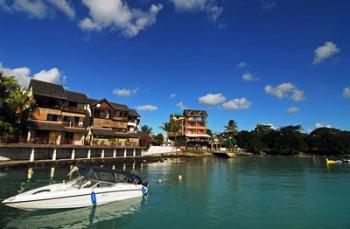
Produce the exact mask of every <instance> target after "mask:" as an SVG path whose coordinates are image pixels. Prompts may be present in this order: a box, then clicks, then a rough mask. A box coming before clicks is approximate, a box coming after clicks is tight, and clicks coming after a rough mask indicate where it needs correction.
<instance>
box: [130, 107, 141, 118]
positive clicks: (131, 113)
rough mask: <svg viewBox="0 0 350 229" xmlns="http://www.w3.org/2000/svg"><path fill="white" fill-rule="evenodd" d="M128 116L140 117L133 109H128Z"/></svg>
mask: <svg viewBox="0 0 350 229" xmlns="http://www.w3.org/2000/svg"><path fill="white" fill-rule="evenodd" d="M129 116H135V117H141V115H140V114H139V113H137V111H136V110H134V109H129Z"/></svg>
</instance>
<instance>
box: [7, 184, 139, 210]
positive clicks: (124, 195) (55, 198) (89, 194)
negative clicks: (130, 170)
mask: <svg viewBox="0 0 350 229" xmlns="http://www.w3.org/2000/svg"><path fill="white" fill-rule="evenodd" d="M127 186H128V187H125V186H124V187H112V188H101V189H99V188H96V189H94V190H91V189H77V190H73V191H65V192H58V193H52V194H51V193H48V194H47V193H44V194H42V195H39V194H38V195H31V196H30V195H28V196H26V195H22V196H21V194H20V195H17V196H15V197H12V198H9V199H7V200H4V201H3V203H4V204H5V205H7V206H9V207H13V208H18V209H23V210H40V209H69V208H82V207H90V206H94V205H97V206H98V205H103V204H107V203H112V202H117V201H121V200H126V199H132V198H137V197H142V196H143V195H144V193H143V192H144V191H143V188H145V187H142V186H141V185H131V184H130V185H127ZM30 197H31V198H30Z"/></svg>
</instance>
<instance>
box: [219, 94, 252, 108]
mask: <svg viewBox="0 0 350 229" xmlns="http://www.w3.org/2000/svg"><path fill="white" fill-rule="evenodd" d="M251 104H252V103H251V102H250V101H249V100H248V99H247V98H245V97H243V98H240V99H233V100H230V101H227V102H226V103H224V104H222V106H223V108H224V109H225V110H243V109H248V108H249V107H250V106H251Z"/></svg>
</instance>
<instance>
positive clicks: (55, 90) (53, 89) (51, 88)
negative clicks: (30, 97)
mask: <svg viewBox="0 0 350 229" xmlns="http://www.w3.org/2000/svg"><path fill="white" fill-rule="evenodd" d="M29 88H32V91H33V94H34V95H40V96H46V97H52V98H57V99H67V97H66V94H65V93H64V88H63V86H62V85H58V84H54V83H48V82H44V81H40V80H34V79H32V80H31V81H30V84H29Z"/></svg>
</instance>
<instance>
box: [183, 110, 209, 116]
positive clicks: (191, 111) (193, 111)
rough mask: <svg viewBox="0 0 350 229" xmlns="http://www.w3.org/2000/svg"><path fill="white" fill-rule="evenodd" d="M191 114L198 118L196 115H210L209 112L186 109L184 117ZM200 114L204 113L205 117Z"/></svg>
mask: <svg viewBox="0 0 350 229" xmlns="http://www.w3.org/2000/svg"><path fill="white" fill-rule="evenodd" d="M189 113H192V114H191V115H193V116H196V115H195V114H196V113H198V115H197V116H205V117H207V116H208V114H207V112H206V111H205V110H190V109H186V110H184V112H183V114H184V115H188V114H189ZM193 113H194V114H193ZM199 113H202V114H203V115H200V114H199Z"/></svg>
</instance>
